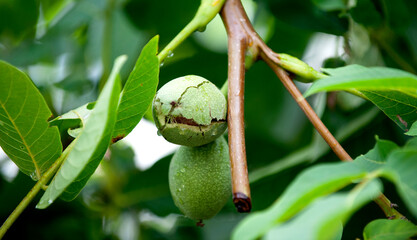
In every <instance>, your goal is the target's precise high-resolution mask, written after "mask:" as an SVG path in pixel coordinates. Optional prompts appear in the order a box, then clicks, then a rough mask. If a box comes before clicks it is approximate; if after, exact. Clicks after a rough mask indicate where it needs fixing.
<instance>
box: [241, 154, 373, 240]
mask: <svg viewBox="0 0 417 240" xmlns="http://www.w3.org/2000/svg"><path fill="white" fill-rule="evenodd" d="M364 176H366V172H365V171H364V170H361V169H360V167H358V166H357V165H355V164H354V163H352V162H349V163H342V162H341V163H334V164H325V165H318V166H314V167H312V168H309V169H307V170H306V171H304V172H302V173H301V174H300V175H299V176H298V177H297V178H296V179H295V180H294V181H293V182H292V183H291V185H290V186H289V187H288V188H287V189H286V190H285V192H284V193H283V194H282V196H281V197H280V198H279V200H278V201H276V202H275V203H274V204H273V205H271V206H270V207H269V208H268V209H266V210H264V211H261V212H257V213H252V214H251V215H249V216H248V217H246V218H245V219H244V220H243V221H241V222H240V224H239V225H238V226H237V228H236V229H235V231H234V233H233V239H255V238H257V237H259V236H261V235H262V234H264V233H265V232H266V231H268V230H269V229H270V228H272V227H273V226H274V225H275V224H277V223H279V222H283V221H286V220H288V219H289V218H291V217H292V216H294V215H295V214H296V213H298V212H299V211H300V210H302V209H303V208H304V207H305V206H307V205H308V204H309V203H310V202H312V201H313V200H314V199H316V198H318V197H321V196H324V195H327V194H329V193H332V192H335V191H337V190H339V189H341V188H343V187H345V186H347V185H348V184H350V183H352V181H354V180H358V179H361V178H363V177H364Z"/></svg>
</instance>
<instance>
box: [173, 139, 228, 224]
mask: <svg viewBox="0 0 417 240" xmlns="http://www.w3.org/2000/svg"><path fill="white" fill-rule="evenodd" d="M169 188H170V190H171V194H172V198H173V199H174V202H175V205H176V206H177V207H178V208H179V209H180V210H181V212H182V213H183V214H184V215H185V216H187V217H189V218H191V219H194V220H200V222H201V221H202V220H203V219H209V218H212V217H213V216H215V215H216V214H217V213H218V212H219V211H220V210H221V209H222V208H223V206H224V205H225V204H226V202H227V201H228V200H229V199H230V197H231V193H232V189H231V188H232V183H231V174H230V162H229V148H228V145H227V142H226V140H224V138H223V137H219V138H217V139H216V140H215V141H214V142H211V143H209V144H206V145H204V146H201V147H187V146H181V147H180V148H179V149H178V150H177V152H176V153H175V154H174V157H173V158H172V160H171V164H170V167H169Z"/></svg>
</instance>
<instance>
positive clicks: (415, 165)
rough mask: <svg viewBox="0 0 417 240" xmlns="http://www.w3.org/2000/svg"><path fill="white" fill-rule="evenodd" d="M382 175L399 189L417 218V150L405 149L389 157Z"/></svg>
mask: <svg viewBox="0 0 417 240" xmlns="http://www.w3.org/2000/svg"><path fill="white" fill-rule="evenodd" d="M382 170H383V173H382V175H383V176H385V177H387V178H388V179H390V180H391V181H392V182H393V183H394V184H395V185H396V187H397V191H398V192H399V194H400V196H401V198H402V199H403V200H404V202H405V204H406V205H407V207H408V208H409V209H410V211H411V212H412V213H413V214H414V216H415V217H417V201H416V199H417V178H416V170H417V149H415V148H412V149H411V148H404V149H401V150H397V151H394V152H393V153H392V154H390V155H389V156H388V159H387V163H386V165H385V167H384V168H383V169H382Z"/></svg>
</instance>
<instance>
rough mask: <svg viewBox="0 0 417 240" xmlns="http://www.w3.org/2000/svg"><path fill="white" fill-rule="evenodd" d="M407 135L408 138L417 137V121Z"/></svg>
mask: <svg viewBox="0 0 417 240" xmlns="http://www.w3.org/2000/svg"><path fill="white" fill-rule="evenodd" d="M405 134H406V135H408V136H417V121H416V122H414V123H413V125H411V128H410V130H408V132H406V133H405Z"/></svg>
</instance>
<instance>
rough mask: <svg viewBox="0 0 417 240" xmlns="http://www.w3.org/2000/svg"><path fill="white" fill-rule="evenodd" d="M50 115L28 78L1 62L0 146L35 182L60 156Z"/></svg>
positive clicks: (56, 136) (55, 129)
mask: <svg viewBox="0 0 417 240" xmlns="http://www.w3.org/2000/svg"><path fill="white" fill-rule="evenodd" d="M51 115H52V113H51V111H50V110H49V108H48V106H47V104H46V102H45V100H44V98H43V97H42V95H41V94H40V92H39V91H38V89H36V87H35V85H34V84H33V83H32V81H31V80H30V79H29V78H28V76H27V75H26V74H24V73H23V72H21V71H20V70H18V69H17V68H15V67H13V66H12V65H10V64H8V63H6V62H3V61H0V146H1V147H2V148H3V150H4V151H5V152H6V154H7V155H8V156H9V157H10V159H12V160H13V161H14V162H15V163H16V165H17V166H18V167H19V169H20V170H21V171H22V172H23V173H25V174H27V175H29V176H31V177H32V178H33V179H34V180H37V179H39V178H40V177H41V176H42V174H43V173H44V172H45V171H46V170H48V168H49V167H50V166H51V165H52V163H54V161H55V160H56V159H57V158H58V157H59V156H60V155H61V152H62V146H61V141H60V139H59V132H58V129H57V128H55V127H52V128H50V127H49V126H48V118H49V117H51Z"/></svg>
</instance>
